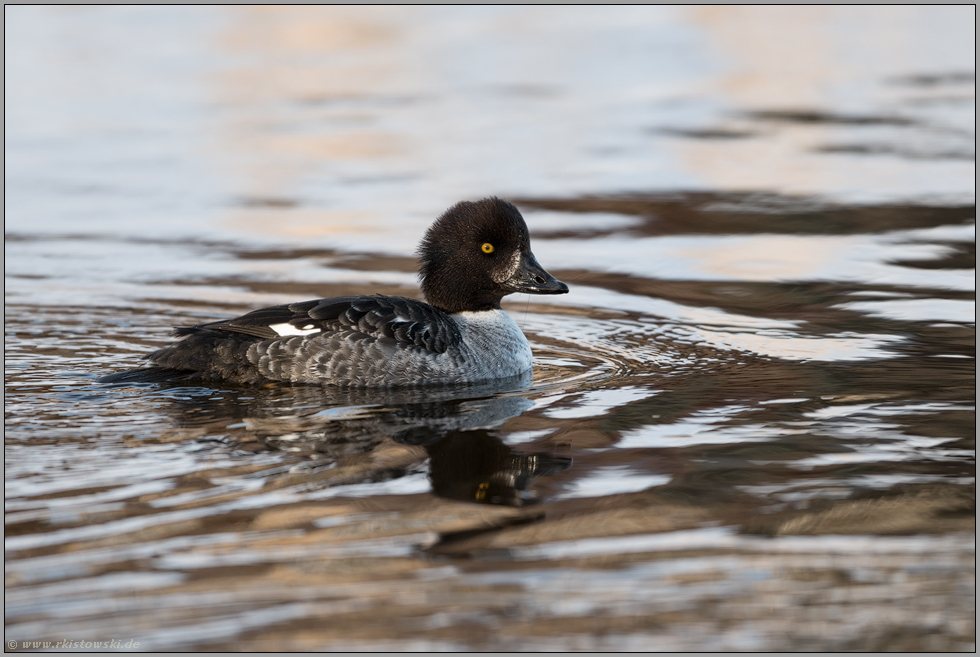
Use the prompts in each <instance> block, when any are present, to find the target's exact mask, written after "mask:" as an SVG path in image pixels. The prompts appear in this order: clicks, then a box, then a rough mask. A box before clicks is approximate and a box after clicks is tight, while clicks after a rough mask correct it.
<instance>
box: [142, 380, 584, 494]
mask: <svg viewBox="0 0 980 657" xmlns="http://www.w3.org/2000/svg"><path fill="white" fill-rule="evenodd" d="M530 383H531V375H530V373H527V374H525V375H521V376H519V377H514V378H510V379H503V380H498V381H493V382H490V383H486V384H478V385H467V386H438V387H424V388H408V389H381V390H371V389H338V388H321V387H317V386H271V387H268V388H250V389H235V390H221V391H217V390H214V389H208V388H192V387H186V386H174V387H169V388H165V389H164V390H162V391H161V394H162V395H163V396H165V397H168V398H169V400H170V401H171V402H172V405H171V406H170V410H171V412H172V414H173V418H174V420H173V421H174V423H175V425H177V426H178V427H182V428H186V429H195V431H193V432H192V434H200V435H199V439H201V440H215V438H214V436H215V435H216V434H218V435H223V436H224V437H223V438H221V439H220V440H221V442H223V443H225V444H228V445H229V446H232V447H236V448H243V449H248V450H250V451H270V450H271V451H284V452H291V453H295V454H297V455H302V456H304V457H306V458H307V459H309V460H307V461H305V462H304V463H302V464H298V465H294V466H291V467H288V468H284V471H288V472H289V473H291V474H293V475H296V474H300V473H302V474H303V475H304V477H306V478H307V479H306V481H305V486H307V487H308V488H322V487H332V486H336V485H343V484H351V483H370V482H379V481H387V480H390V479H392V478H398V477H400V476H403V475H405V474H408V473H409V472H411V471H415V472H418V471H419V468H421V467H424V466H422V463H421V462H422V461H424V460H425V458H426V457H428V459H429V476H430V479H431V481H432V487H433V493H434V494H436V495H438V496H440V497H445V498H451V499H456V500H465V501H470V502H477V503H482V504H502V505H511V506H520V505H523V504H528V503H531V502H533V501H535V497H534V494H533V492H532V491H529V490H528V486H529V483H530V482H531V480H532V479H533V478H535V477H538V476H540V475H544V474H549V473H554V472H558V471H560V470H563V469H565V468H567V467H568V466H569V465H570V463H571V459H568V458H563V457H558V456H552V455H550V454H545V453H537V454H524V453H520V452H516V451H513V450H511V449H510V448H509V447H507V446H506V445H505V444H504V443H503V441H502V440H501V439H500V438H499V437H497V436H496V435H495V434H494V433H493V431H492V429H494V428H495V427H499V426H500V425H502V424H503V423H504V422H506V421H507V420H509V419H510V418H513V417H517V416H518V415H520V414H522V413H524V412H525V411H527V410H528V409H530V408H531V407H532V406H533V405H534V403H533V402H532V401H531V400H530V399H528V398H526V397H524V396H521V394H520V393H522V392H525V391H527V389H528V387H529V385H530ZM219 432H220V433H219ZM397 445H403V446H409V447H411V448H413V449H414V451H415V452H416V456H415V457H414V459H415V460H414V463H415V465H411V463H412V462H413V461H412V459H407V460H406V461H403V462H402V463H401V464H400V465H398V466H394V467H392V465H391V464H390V459H379V458H376V457H377V456H378V455H379V453H380V452H381V451H384V450H386V449H387V450H388V451H389V452H390V451H391V449H390V448H394V447H397ZM423 450H424V451H423ZM383 461H389V465H382V462H383ZM355 464H356V466H357V467H356V468H354V467H353V466H354V465H355ZM338 466H339V467H338ZM375 466H376V467H375ZM338 470H343V471H344V472H345V474H344V476H338V475H340V472H338ZM355 470H356V474H355V472H354V471H355ZM314 480H318V481H314ZM282 483H285V482H282ZM378 492H379V493H382V492H383V491H382V490H381V489H380V488H379V491H378Z"/></svg>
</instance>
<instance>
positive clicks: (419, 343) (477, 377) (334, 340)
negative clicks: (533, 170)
mask: <svg viewBox="0 0 980 657" xmlns="http://www.w3.org/2000/svg"><path fill="white" fill-rule="evenodd" d="M417 255H418V258H419V265H420V266H419V279H420V281H421V287H422V293H423V294H424V295H425V298H426V301H428V303H425V302H422V301H419V300H417V299H410V298H407V297H393V296H384V295H380V294H379V295H374V296H347V297H334V298H331V299H314V300H312V301H301V302H299V303H290V304H285V305H281V306H271V307H269V308H262V309H261V310H255V311H253V312H250V313H248V314H246V315H242V316H241V317H236V318H235V319H227V320H222V321H218V322H211V323H210V324H201V325H199V326H191V327H188V328H177V329H175V330H174V335H175V336H181V337H183V339H182V340H180V341H179V342H176V343H174V344H172V345H169V346H167V347H164V348H163V349H159V350H158V351H155V352H153V353H151V354H149V355H148V356H146V359H147V360H149V361H150V363H151V367H149V368H144V369H142V370H135V371H133V372H123V373H120V374H114V375H109V376H107V377H103V379H102V381H104V382H108V383H112V382H121V381H134V380H138V379H139V376H138V375H139V374H140V373H146V374H149V373H154V374H156V375H157V376H159V375H161V374H169V373H173V374H174V375H179V374H188V375H193V376H194V378H197V379H199V380H204V381H229V382H235V383H263V382H270V381H283V382H294V383H319V384H329V385H336V386H351V387H383V386H417V385H429V384H453V383H475V382H479V381H488V380H491V379H500V378H506V377H512V376H518V375H520V374H522V373H525V372H528V371H529V370H530V369H531V364H532V361H531V347H530V345H529V344H528V342H527V338H525V337H524V333H523V332H522V331H521V329H520V328H519V327H518V326H517V324H516V323H515V322H514V320H513V319H511V318H510V316H509V315H507V313H505V312H504V311H503V310H501V308H500V301H501V299H503V297H505V296H506V295H508V294H512V293H514V292H525V293H528V294H564V293H566V292H568V286H567V285H565V284H564V283H562V282H560V281H558V280H556V279H555V278H554V277H553V276H552V275H551V274H549V273H548V272H547V271H545V270H544V268H542V267H541V265H539V264H538V262H537V260H536V259H535V257H534V254H533V253H531V243H530V238H529V235H528V230H527V225H526V224H525V223H524V218H523V217H522V216H521V213H520V212H519V211H518V209H517V208H516V207H514V205H512V204H511V203H508V202H507V201H503V200H501V199H498V198H487V199H483V200H481V201H476V202H468V201H464V202H461V203H457V204H456V205H454V206H452V207H451V208H449V209H448V210H447V211H446V212H445V213H444V214H443V215H442V216H441V217H439V218H438V219H437V220H436V221H435V223H433V224H432V226H431V227H430V228H429V229H428V230H427V231H426V233H425V236H424V237H423V239H422V242H421V244H420V245H419V248H418V254H417Z"/></svg>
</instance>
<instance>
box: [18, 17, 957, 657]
mask: <svg viewBox="0 0 980 657" xmlns="http://www.w3.org/2000/svg"><path fill="white" fill-rule="evenodd" d="M555 11H557V10H549V9H546V8H531V9H510V8H497V9H453V10H442V9H437V8H428V9H402V8H396V9H391V8H388V9H382V8H373V9H372V8H367V9H359V8H339V9H338V8H292V9H264V8H227V9H226V8H211V9H204V10H198V9H190V8H177V9H142V8H87V9H70V8H29V7H16V8H8V9H7V11H6V12H5V30H6V32H5V37H6V55H7V56H6V59H7V68H6V85H7V86H6V91H7V93H6V96H7V101H6V102H7V106H6V117H7V131H6V167H5V175H6V178H5V192H6V194H5V197H6V198H5V213H6V216H5V318H4V326H5V354H4V365H5V409H4V410H5V475H6V476H5V500H6V506H5V511H6V514H5V555H6V563H5V613H6V616H5V618H6V621H5V623H6V624H5V638H6V639H7V640H8V641H10V640H12V641H17V642H18V649H21V648H22V647H23V644H22V643H21V642H24V641H30V642H35V641H36V642H41V645H38V646H33V644H31V646H28V647H32V646H33V647H38V648H43V647H44V646H43V642H49V643H51V644H52V647H53V646H54V644H55V643H56V642H58V641H91V642H96V641H112V640H117V641H122V642H123V643H125V642H126V641H138V642H139V647H140V649H150V650H184V649H196V650H210V649H213V650H240V649H246V650H288V649H303V650H314V649H333V650H345V649H351V650H355V649H356V650H400V649H408V650H522V649H523V650H530V649H535V650H538V649H558V650H580V649H581V650H637V651H639V650H643V651H646V650H738V649H741V650H795V649H800V648H806V649H814V650H864V651H876V650H903V651H909V650H973V649H974V641H975V578H974V562H975V539H974V532H975V522H974V518H975V437H974V436H975V427H976V420H975V372H976V370H975V262H976V247H975V243H976V237H975V223H976V220H975V217H976V211H975V200H974V199H975V187H974V180H975V150H974V142H975V132H974V117H975V91H974V77H973V70H974V69H973V66H974V64H973V61H974V54H973V53H974V50H973V49H974V42H973V38H974V37H973V32H972V29H969V28H970V26H972V25H973V24H974V13H973V11H974V10H973V8H971V7H964V8H961V7H947V8H939V9H930V8H870V7H865V8H783V9H776V10H770V9H768V8H761V7H759V8H728V7H714V8H696V9H682V8H674V9H671V8H652V9H651V8H618V9H610V10H604V9H599V8H576V9H574V10H572V9H568V10H565V11H562V12H558V13H555ZM759 37H766V38H764V39H763V38H759ZM913 52H914V55H915V56H912V53H913ZM774 54H776V55H778V56H774ZM488 194H497V195H500V196H502V197H505V198H508V199H510V200H512V201H514V202H515V203H516V204H517V205H518V206H519V207H520V208H521V210H522V211H523V213H524V216H525V218H526V219H527V222H528V225H529V227H530V230H531V233H532V242H533V247H534V251H535V254H536V256H537V257H538V260H539V261H540V262H541V263H542V264H543V265H544V266H545V267H546V268H547V269H548V270H549V271H550V272H551V273H553V274H554V275H555V276H556V277H558V278H559V279H560V280H563V281H565V282H567V283H568V284H569V286H570V287H571V292H570V294H568V295H563V296H561V297H528V296H526V295H524V296H517V295H515V296H511V297H508V299H507V300H506V301H505V304H504V307H505V310H507V311H508V312H510V313H511V315H512V316H513V317H514V319H515V321H517V322H518V324H519V325H521V326H522V328H523V329H524V331H525V333H526V334H527V335H528V338H529V340H530V341H531V344H532V348H533V351H534V357H535V369H534V373H533V376H530V377H527V378H520V379H518V380H510V381H500V382H494V383H491V384H487V385H480V386H467V387H456V388H438V389H427V390H423V391H419V390H389V391H374V392H372V391H344V390H337V389H331V388H329V387H324V388H321V387H317V386H289V385H270V386H265V387H236V386H193V385H176V384H153V385H129V386H124V385H116V386H112V385H103V384H99V383H98V382H97V381H96V379H97V377H99V376H100V375H102V374H105V373H108V372H112V371H118V370H123V369H127V368H131V367H135V366H138V365H139V363H140V357H141V356H142V355H144V354H146V353H148V352H149V351H151V350H152V349H154V348H157V347H160V346H162V345H165V344H168V343H169V342H170V341H171V340H172V338H170V337H169V336H168V332H169V330H170V328H171V327H173V326H186V325H192V324H198V323H201V322H204V321H211V320H214V319H219V318H225V317H231V316H234V315H237V314H241V313H243V312H247V311H248V310H251V309H254V308H257V307H260V306H262V305H268V304H274V303H283V302H287V301H295V300H303V299H310V298H316V297H324V296H335V295H347V294H358V293H375V292H380V293H384V294H401V295H407V296H418V294H419V292H418V286H417V281H416V277H415V262H414V257H413V251H414V248H415V245H416V243H417V241H418V239H419V237H420V236H421V234H422V233H423V232H424V230H425V228H426V227H427V226H428V225H429V223H430V222H431V221H432V220H433V219H434V218H435V216H437V215H438V214H439V213H440V212H442V211H443V210H444V209H445V208H446V207H447V206H448V205H450V204H451V203H453V202H455V201H457V200H460V199H462V198H479V197H481V196H485V195H488Z"/></svg>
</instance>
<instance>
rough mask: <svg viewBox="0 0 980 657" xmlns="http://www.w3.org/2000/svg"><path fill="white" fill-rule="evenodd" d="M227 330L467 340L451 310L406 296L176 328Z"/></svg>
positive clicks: (268, 335) (444, 344)
mask: <svg viewBox="0 0 980 657" xmlns="http://www.w3.org/2000/svg"><path fill="white" fill-rule="evenodd" d="M206 330H212V331H224V332H228V333H237V334H243V335H248V336H252V337H254V338H259V339H261V340H274V339H277V338H282V337H288V336H302V335H310V336H313V335H316V334H320V333H340V332H350V334H349V335H350V338H351V339H358V338H357V335H361V336H364V337H371V338H375V339H377V338H383V337H386V338H391V339H393V340H395V341H396V342H398V343H401V344H404V345H406V346H408V345H412V346H415V347H419V348H421V349H425V350H426V351H430V352H433V353H440V354H441V353H445V352H446V350H447V349H449V348H450V347H451V346H453V345H455V344H458V343H459V342H460V340H461V339H462V337H461V334H460V332H459V327H458V325H457V324H456V322H455V321H454V320H453V319H452V317H450V316H449V315H448V314H447V313H445V312H443V311H441V310H439V309H438V308H436V307H434V306H430V305H429V304H427V303H425V302H422V301H418V300H417V299H409V298H406V297H388V296H383V295H375V296H351V297H334V298H331V299H315V300H313V301H302V302H299V303H291V304H286V305H282V306H270V307H269V308H262V309H260V310H255V311H253V312H250V313H248V314H246V315H242V316H241V317H236V318H235V319H228V320H223V321H220V322H212V323H210V324H202V325H200V326H194V327H191V328H180V329H176V330H175V331H174V333H175V334H176V335H190V334H193V333H199V332H201V331H206Z"/></svg>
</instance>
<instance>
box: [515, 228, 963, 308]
mask: <svg viewBox="0 0 980 657" xmlns="http://www.w3.org/2000/svg"><path fill="white" fill-rule="evenodd" d="M532 217H533V215H532ZM943 228H945V229H946V230H944V231H935V234H936V235H943V236H944V237H933V239H944V238H945V239H950V240H952V239H956V241H968V240H969V241H972V240H973V239H974V235H975V232H974V231H975V227H974V226H962V227H959V226H949V227H943ZM946 235H949V237H946ZM953 236H955V237H953ZM922 237H924V234H923V231H892V232H889V233H885V234H880V235H764V234H760V235H676V236H664V237H645V238H643V237H641V238H625V237H616V236H611V237H596V238H593V239H590V240H573V239H560V240H547V239H542V240H538V242H537V243H536V244H535V254H536V255H537V256H538V258H539V259H540V260H541V261H542V262H548V263H549V267H551V268H553V269H589V270H593V271H607V272H617V273H624V274H633V275H636V276H643V277H645V278H659V279H666V280H696V281H777V282H792V281H839V282H844V281H847V282H855V283H858V282H859V283H863V284H868V285H895V286H908V287H928V288H938V289H948V290H973V289H974V287H975V281H974V274H973V272H972V271H970V270H950V269H913V268H911V267H902V266H899V265H895V264H892V263H894V262H895V261H900V260H924V261H928V260H934V259H937V258H941V257H942V256H944V255H946V254H947V253H948V252H949V251H950V248H949V247H947V246H944V245H939V244H934V243H933V244H929V243H916V242H915V241H913V240H915V239H921V238H922Z"/></svg>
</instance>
